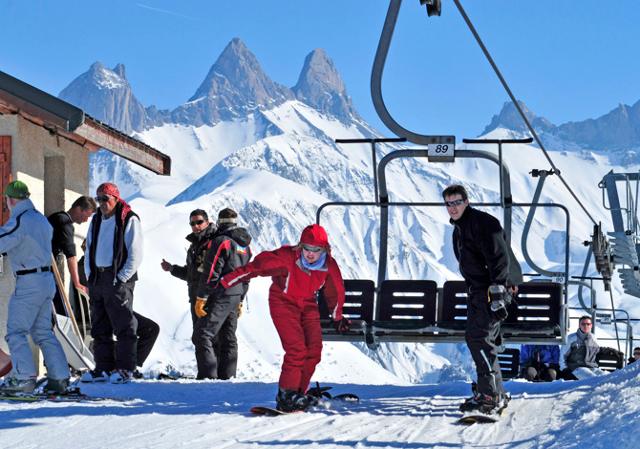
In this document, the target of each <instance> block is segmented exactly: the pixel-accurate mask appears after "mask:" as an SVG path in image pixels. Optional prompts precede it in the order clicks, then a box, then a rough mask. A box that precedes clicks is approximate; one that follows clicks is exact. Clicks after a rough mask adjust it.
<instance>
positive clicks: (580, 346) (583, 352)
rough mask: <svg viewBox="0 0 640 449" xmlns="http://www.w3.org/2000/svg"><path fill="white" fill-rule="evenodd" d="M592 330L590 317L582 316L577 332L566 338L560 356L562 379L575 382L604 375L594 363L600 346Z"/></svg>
mask: <svg viewBox="0 0 640 449" xmlns="http://www.w3.org/2000/svg"><path fill="white" fill-rule="evenodd" d="M592 328H593V321H592V319H591V316H589V315H585V316H582V317H580V322H579V327H578V330H577V331H576V332H574V333H573V334H570V335H569V336H568V337H567V344H566V345H564V346H563V347H562V351H561V356H560V368H561V370H562V373H561V377H562V378H563V379H565V380H577V379H582V378H585V377H591V376H597V375H601V374H604V371H602V370H601V369H600V368H598V363H597V361H596V357H597V356H598V352H599V351H600V346H599V345H598V340H597V338H596V336H595V335H594V334H593V332H591V329H592Z"/></svg>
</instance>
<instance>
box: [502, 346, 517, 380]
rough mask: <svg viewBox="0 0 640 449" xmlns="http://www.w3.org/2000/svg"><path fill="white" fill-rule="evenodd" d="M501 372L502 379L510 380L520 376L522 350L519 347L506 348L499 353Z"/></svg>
mask: <svg viewBox="0 0 640 449" xmlns="http://www.w3.org/2000/svg"><path fill="white" fill-rule="evenodd" d="M498 363H499V364H500V374H501V375H502V379H504V380H508V379H513V378H516V377H518V374H520V350H519V349H517V348H505V349H504V351H502V352H500V353H498Z"/></svg>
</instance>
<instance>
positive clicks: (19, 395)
mask: <svg viewBox="0 0 640 449" xmlns="http://www.w3.org/2000/svg"><path fill="white" fill-rule="evenodd" d="M0 401H8V402H41V401H50V402H99V401H123V400H122V399H116V398H104V397H98V396H89V395H88V394H85V393H82V392H81V391H80V389H79V388H78V387H74V388H70V389H69V390H67V391H66V392H64V393H47V392H38V391H34V392H32V393H23V392H3V391H0Z"/></svg>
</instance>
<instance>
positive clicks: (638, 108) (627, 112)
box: [553, 101, 640, 151]
mask: <svg viewBox="0 0 640 449" xmlns="http://www.w3.org/2000/svg"><path fill="white" fill-rule="evenodd" d="M553 134H554V135H556V136H557V137H559V138H561V139H565V140H571V141H573V142H576V143H578V144H580V145H581V146H583V147H586V148H607V149H609V150H636V151H637V149H638V148H640V101H637V102H636V103H635V104H634V105H633V106H628V105H626V104H619V105H618V106H617V107H616V108H615V109H613V110H611V111H610V112H608V113H607V114H605V115H602V116H600V117H598V118H596V119H588V120H582V121H580V122H568V123H564V124H562V125H560V126H558V128H557V129H555V130H554V132H553Z"/></svg>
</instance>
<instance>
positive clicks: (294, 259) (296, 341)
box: [220, 246, 344, 393]
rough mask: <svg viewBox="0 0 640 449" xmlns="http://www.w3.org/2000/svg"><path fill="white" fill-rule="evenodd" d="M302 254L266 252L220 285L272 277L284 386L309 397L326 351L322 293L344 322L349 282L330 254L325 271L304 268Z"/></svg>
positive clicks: (271, 299)
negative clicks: (319, 298) (320, 308)
mask: <svg viewBox="0 0 640 449" xmlns="http://www.w3.org/2000/svg"><path fill="white" fill-rule="evenodd" d="M300 254H301V250H300V249H298V248H297V247H295V246H283V247H281V248H279V249H276V250H274V251H265V252H262V253H260V254H258V255H257V256H256V258H255V259H254V260H253V262H250V263H248V264H247V265H245V266H243V267H240V268H238V269H236V270H235V271H232V272H231V273H229V274H227V275H225V276H224V277H222V279H221V280H220V282H221V284H222V285H223V286H224V287H225V288H228V287H232V286H234V285H235V284H237V283H238V282H245V281H247V280H249V279H251V278H254V277H257V276H271V277H272V280H273V283H272V284H271V288H269V311H270V313H271V319H272V320H273V324H274V325H275V327H276V330H277V331H278V334H279V335H280V341H281V342H282V347H283V348H284V352H285V354H284V361H283V363H282V372H281V373H280V382H279V386H280V388H281V389H284V390H295V391H299V392H301V393H304V392H306V391H307V388H308V386H309V381H310V380H311V376H312V375H313V372H314V371H315V369H316V365H317V364H318V363H320V357H321V353H322V329H321V327H320V312H319V311H318V304H317V302H316V293H317V292H318V290H320V289H321V288H324V297H325V298H326V300H327V305H328V307H329V310H331V311H332V314H333V319H334V320H336V321H338V320H340V319H341V318H342V306H343V304H344V284H343V282H342V274H341V273H340V268H338V264H337V263H336V261H335V260H334V259H333V258H332V257H331V255H330V254H327V260H326V263H325V266H324V268H323V269H321V270H306V269H303V268H302V265H301V263H300V257H301V256H300Z"/></svg>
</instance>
